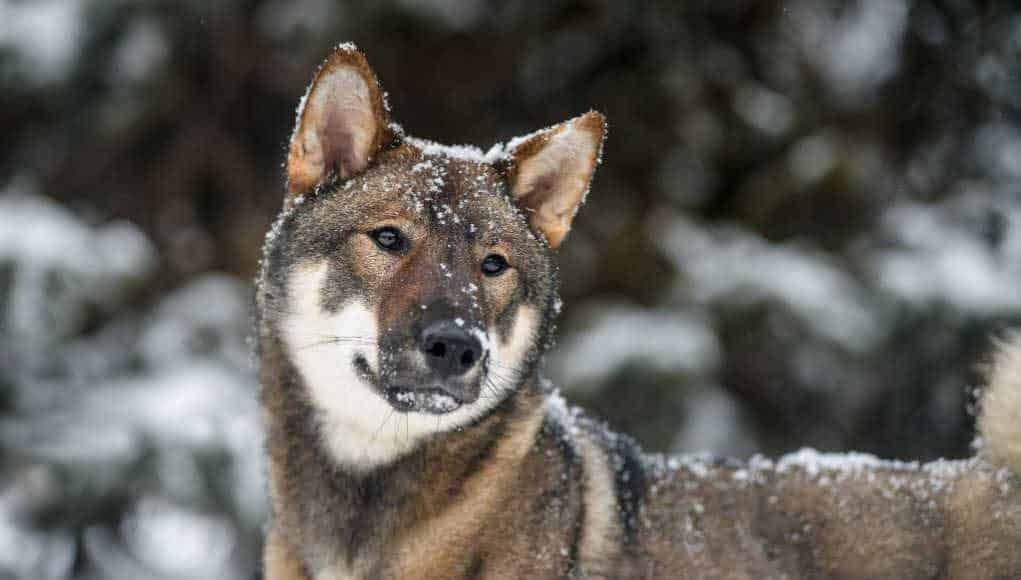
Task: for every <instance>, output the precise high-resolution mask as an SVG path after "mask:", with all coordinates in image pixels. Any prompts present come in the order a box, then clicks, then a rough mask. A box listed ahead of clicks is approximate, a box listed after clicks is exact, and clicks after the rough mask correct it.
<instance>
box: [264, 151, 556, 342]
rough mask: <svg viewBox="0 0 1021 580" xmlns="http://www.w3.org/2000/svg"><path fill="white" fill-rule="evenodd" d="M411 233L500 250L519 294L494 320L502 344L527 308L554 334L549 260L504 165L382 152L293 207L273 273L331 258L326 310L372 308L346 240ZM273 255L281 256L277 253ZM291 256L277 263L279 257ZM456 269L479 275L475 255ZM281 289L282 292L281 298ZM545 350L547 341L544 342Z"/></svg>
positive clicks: (544, 333) (462, 256)
mask: <svg viewBox="0 0 1021 580" xmlns="http://www.w3.org/2000/svg"><path fill="white" fill-rule="evenodd" d="M405 224H407V225H409V226H410V227H412V229H414V230H415V231H414V232H409V234H412V235H416V236H419V237H421V238H422V239H426V238H428V239H430V240H433V241H434V242H435V241H436V240H439V239H442V240H443V241H444V243H445V244H446V245H448V246H458V247H463V248H466V249H474V248H490V247H492V248H498V250H499V251H500V252H501V253H505V254H506V255H507V258H508V260H509V261H510V262H511V263H512V264H513V265H514V267H515V270H516V272H517V273H518V275H519V276H520V284H519V288H518V291H517V292H516V293H515V295H514V296H513V298H512V300H511V302H510V304H509V305H508V307H507V308H506V309H505V310H504V311H503V312H500V313H498V314H499V316H498V317H497V324H498V326H497V330H498V332H500V334H501V335H502V336H501V337H505V336H507V335H508V334H509V332H510V329H511V326H512V325H513V322H514V316H513V314H514V312H515V311H516V310H517V307H519V306H521V305H523V304H531V305H532V306H533V307H535V308H536V309H537V310H538V311H539V312H540V314H541V318H542V321H543V323H542V337H543V338H545V337H546V336H548V334H547V333H548V332H549V331H550V329H551V328H550V327H551V319H552V317H553V316H554V312H553V308H552V305H553V304H554V302H555V301H556V288H557V282H556V272H555V265H554V261H553V255H552V252H551V251H550V250H549V248H548V247H547V246H546V245H545V244H543V243H542V242H541V241H540V240H539V239H538V238H537V237H536V236H535V235H534V233H533V232H532V230H531V229H530V228H529V226H528V221H527V218H526V217H525V216H524V215H523V214H522V213H521V210H520V209H519V208H518V206H517V205H516V204H515V203H514V202H513V201H512V200H511V198H510V194H509V189H508V183H507V180H506V175H505V170H504V168H503V167H500V166H494V165H491V164H487V163H479V162H476V161H474V160H469V159H460V158H455V157H451V156H446V155H427V154H425V153H423V152H422V150H421V149H419V148H418V147H416V146H415V145H412V144H409V143H401V144H398V145H396V146H394V147H391V148H389V149H387V150H385V151H383V152H381V153H380V155H379V156H378V157H377V158H376V159H375V160H374V162H373V163H372V165H371V166H370V167H368V168H367V169H366V170H365V171H364V172H362V173H361V174H358V175H356V176H354V177H352V178H351V179H348V180H345V181H343V182H334V183H332V184H328V185H324V186H320V187H318V188H317V189H316V191H315V192H312V193H309V194H307V195H305V196H303V197H302V198H301V200H300V202H298V203H295V204H293V206H292V207H291V208H290V210H289V215H287V216H285V217H284V218H283V222H282V224H281V227H280V235H279V236H278V237H277V238H278V239H275V240H274V244H273V247H270V246H267V257H266V260H267V265H268V266H269V268H268V269H269V271H270V273H272V272H279V271H280V270H279V268H280V267H281V266H284V265H286V266H291V265H294V264H297V263H301V262H306V261H320V260H324V259H330V260H332V263H333V266H331V268H330V271H329V274H328V281H327V284H326V285H325V287H324V288H323V305H324V307H326V308H328V309H330V310H336V309H338V308H340V306H342V305H343V304H344V303H345V302H347V301H349V300H351V299H353V298H359V297H360V298H362V299H363V300H365V301H366V302H368V303H372V302H374V300H375V299H382V298H385V297H381V296H372V295H370V294H371V293H369V292H366V289H365V288H363V287H362V285H361V283H360V280H359V279H358V277H357V276H353V275H352V273H351V266H353V265H354V264H353V263H352V262H353V261H354V260H353V258H352V257H351V256H349V255H345V253H344V252H345V247H346V241H347V240H348V239H349V238H350V236H352V235H362V234H364V233H366V232H367V231H370V230H371V229H374V228H375V227H380V226H382V225H396V226H399V227H403V225H405ZM274 248H275V249H274ZM275 252H276V253H280V252H283V253H286V256H281V257H278V258H277V259H273V258H272V257H271V254H273V253H275ZM456 255H457V256H459V258H460V259H459V260H458V261H457V262H455V263H452V264H450V266H451V267H454V268H458V269H460V270H462V271H463V272H465V273H468V272H471V273H474V272H475V271H476V270H477V268H478V267H479V264H478V260H477V259H476V255H475V253H474V252H473V251H466V252H460V253H458V254H456ZM285 291H286V289H285V288H279V289H278V293H280V294H283V292H285ZM542 342H545V340H543V341H542Z"/></svg>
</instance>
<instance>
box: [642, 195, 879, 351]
mask: <svg viewBox="0 0 1021 580" xmlns="http://www.w3.org/2000/svg"><path fill="white" fill-rule="evenodd" d="M649 229H650V231H654V232H656V234H657V235H656V237H655V238H654V239H657V240H659V244H660V247H661V248H662V249H663V250H664V252H665V253H666V254H667V256H669V257H670V258H672V259H673V261H674V264H675V265H676V267H677V269H678V270H679V271H680V272H681V274H682V275H681V277H680V279H681V282H680V283H679V284H678V286H677V288H676V290H675V292H676V293H677V295H678V298H679V299H681V300H684V299H687V298H689V297H690V298H691V299H694V300H695V301H696V302H697V303H699V304H704V305H714V304H718V303H719V304H722V303H726V304H729V305H734V304H750V303H756V302H761V301H768V300H774V301H778V302H782V303H783V304H784V305H786V306H787V307H788V308H789V309H790V310H791V311H792V312H793V313H794V314H795V315H796V316H798V318H799V319H801V321H802V322H803V323H804V324H806V325H807V326H808V327H810V328H812V329H814V330H815V332H817V333H818V334H819V335H820V336H823V337H825V338H827V339H829V340H832V341H834V342H836V343H838V344H841V345H842V346H844V347H845V348H848V349H849V350H852V351H857V352H864V351H866V350H867V349H868V348H869V347H870V346H871V345H873V344H875V343H876V342H877V341H878V340H879V339H881V338H882V333H883V331H884V328H885V325H884V324H882V321H881V320H880V318H879V314H878V312H877V308H876V305H875V304H872V302H871V301H870V299H869V294H868V292H866V291H865V289H864V288H863V287H862V286H861V285H860V284H859V283H858V282H857V281H855V280H854V279H853V278H851V277H850V276H848V275H847V274H846V273H845V272H844V271H843V270H842V269H841V268H840V267H839V266H837V265H835V264H831V263H829V261H828V260H827V259H826V257H825V256H824V255H823V254H822V253H815V252H810V251H808V250H807V249H803V248H800V247H797V246H794V245H790V244H771V243H769V242H767V241H766V240H764V239H762V238H761V237H759V236H757V235H754V234H752V233H750V232H747V231H745V230H744V229H741V228H740V227H738V226H733V225H723V226H710V227H703V226H699V225H697V224H695V223H694V222H692V221H691V220H688V219H686V218H684V217H681V216H679V215H674V216H673V217H667V216H663V217H661V218H660V219H658V220H654V222H653V223H651V224H650V226H649Z"/></svg>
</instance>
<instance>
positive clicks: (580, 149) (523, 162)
mask: <svg viewBox="0 0 1021 580" xmlns="http://www.w3.org/2000/svg"><path fill="white" fill-rule="evenodd" d="M605 135H606V118H605V117H603V115H602V114H600V113H598V112H596V111H589V112H588V113H585V114H584V115H581V116H580V117H575V118H574V119H571V120H570V121H565V122H563V123H560V124H559V125H554V126H552V127H550V128H548V129H544V130H542V131H539V132H537V133H534V134H532V135H529V136H527V137H523V138H520V139H517V140H515V141H512V142H511V143H510V144H509V145H508V149H509V153H510V164H509V167H508V173H507V175H508V180H509V182H510V189H511V195H512V196H513V197H514V200H515V202H516V203H517V204H518V206H519V207H521V208H522V209H523V210H524V211H525V212H526V213H527V214H528V218H529V223H530V224H531V226H532V229H533V230H535V231H536V232H537V233H540V234H542V235H543V236H544V237H545V238H546V241H547V242H548V243H549V245H550V247H551V248H556V247H558V246H559V245H560V243H561V242H562V241H563V240H564V237H565V236H566V235H567V232H569V231H570V229H571V221H572V220H573V219H574V216H575V214H577V213H578V208H579V207H581V204H582V203H583V202H584V201H585V195H586V194H587V193H588V189H589V184H590V183H591V181H592V174H593V173H595V170H596V165H598V164H599V159H600V155H601V152H602V147H603V139H604V137H605Z"/></svg>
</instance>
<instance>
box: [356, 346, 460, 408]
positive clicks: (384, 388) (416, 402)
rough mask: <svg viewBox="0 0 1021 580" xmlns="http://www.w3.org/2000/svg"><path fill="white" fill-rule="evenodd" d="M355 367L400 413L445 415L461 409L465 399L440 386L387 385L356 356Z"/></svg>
mask: <svg viewBox="0 0 1021 580" xmlns="http://www.w3.org/2000/svg"><path fill="white" fill-rule="evenodd" d="M354 366H355V369H356V370H357V372H358V374H359V376H361V378H362V380H364V381H366V382H367V383H369V384H370V385H372V386H373V387H374V388H375V389H376V391H377V392H378V393H380V394H381V395H382V396H383V398H384V399H386V401H387V402H388V403H390V405H391V406H392V407H393V408H394V409H395V410H396V411H398V412H401V413H411V412H419V413H428V414H430V415H445V414H447V413H451V412H453V411H456V410H458V409H460V408H461V406H463V405H464V404H465V400H464V398H462V397H460V396H458V395H456V394H454V393H451V392H449V391H448V390H446V389H443V388H441V387H439V386H435V387H424V388H423V387H410V386H405V385H385V384H384V381H381V380H380V379H379V377H378V376H377V375H376V373H375V372H373V371H372V368H371V367H370V366H369V362H368V361H367V360H365V357H363V356H361V355H357V356H355V359H354Z"/></svg>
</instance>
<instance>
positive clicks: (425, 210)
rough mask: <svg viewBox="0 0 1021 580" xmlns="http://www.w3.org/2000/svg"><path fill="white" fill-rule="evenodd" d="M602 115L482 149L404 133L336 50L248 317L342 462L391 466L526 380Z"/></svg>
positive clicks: (305, 121)
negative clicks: (281, 354)
mask: <svg viewBox="0 0 1021 580" xmlns="http://www.w3.org/2000/svg"><path fill="white" fill-rule="evenodd" d="M602 135H603V120H602V117H601V116H600V115H598V114H597V113H589V114H588V115H585V116H582V117H579V118H577V119H575V120H572V121H569V122H567V123H565V124H562V125H559V126H556V127H553V128H551V129H549V130H546V131H544V132H540V133H537V134H535V135H533V136H531V137H530V138H526V139H523V140H521V141H520V142H519V143H518V144H517V145H516V146H512V147H510V148H509V149H508V150H503V149H495V150H493V152H492V153H490V154H488V155H482V154H481V152H479V151H471V150H467V149H465V148H447V147H442V146H438V145H436V144H432V143H427V142H422V141H418V140H415V139H410V138H404V137H403V136H401V135H399V134H396V133H395V130H394V129H393V127H392V126H391V125H390V124H389V121H388V119H387V118H386V114H385V107H384V105H383V102H382V94H381V92H380V90H379V87H378V84H377V82H376V80H375V77H374V76H373V75H372V72H371V70H370V69H369V68H368V65H367V64H366V63H365V61H364V58H363V57H362V56H361V54H360V53H358V52H357V51H355V50H354V49H353V48H350V47H341V48H340V49H338V51H337V52H336V53H334V55H333V56H331V57H330V59H328V60H327V62H326V64H324V66H323V68H322V69H321V70H320V72H319V73H318V74H317V76H316V79H315V81H314V82H313V85H312V87H311V88H310V90H309V93H308V95H307V97H306V100H305V102H304V103H303V107H302V108H301V110H300V111H299V120H298V127H297V128H296V130H295V133H294V136H293V137H292V141H291V150H290V155H289V158H288V177H289V189H290V192H289V195H291V196H292V197H291V198H290V199H289V201H288V206H289V207H288V209H286V210H285V212H284V214H283V216H282V217H281V220H280V221H279V223H278V226H277V227H276V228H275V231H274V233H273V234H271V236H270V237H269V238H268V241H267V248H266V255H265V256H264V260H265V264H264V268H265V269H264V273H263V288H262V290H261V291H260V307H261V308H262V310H263V318H264V320H267V321H268V322H269V324H270V326H271V327H272V328H273V333H274V334H275V335H276V336H278V337H279V339H280V341H281V343H282V345H283V348H284V350H285V352H286V354H287V356H288V358H289V359H290V361H291V363H292V364H293V365H294V367H295V369H296V370H297V372H298V374H299V375H300V377H301V379H302V383H303V386H304V387H305V392H303V393H295V396H307V397H308V399H309V400H310V402H311V404H312V406H313V408H314V409H315V410H316V411H317V415H318V420H319V421H320V423H321V424H320V428H321V430H322V433H323V435H324V440H325V442H326V443H327V445H328V447H329V448H330V450H331V451H332V453H333V454H334V456H335V457H336V458H337V459H338V460H339V461H341V462H343V463H345V464H348V465H352V466H356V467H365V468H368V467H372V466H375V465H379V464H382V463H386V462H389V461H392V460H393V459H395V458H396V457H399V456H400V455H402V454H403V453H405V452H407V451H408V450H409V449H411V448H412V447H413V446H414V445H415V444H416V443H417V442H418V441H420V440H421V439H422V438H423V437H426V436H428V435H430V434H433V433H436V432H442V431H445V430H450V429H455V428H458V427H461V426H464V425H466V424H468V423H470V422H471V421H473V420H476V419H477V418H479V417H481V416H483V415H484V414H486V413H487V412H489V411H491V410H492V409H494V408H495V407H496V406H497V405H499V404H501V403H502V402H503V401H505V400H506V399H507V397H509V396H510V395H511V394H512V393H513V392H515V390H516V389H518V388H519V387H520V386H521V385H522V383H523V381H525V380H527V379H528V378H529V377H530V376H532V374H533V371H534V367H535V365H536V363H537V360H538V358H539V355H540V354H541V352H540V351H541V349H542V345H544V344H545V343H546V334H547V333H548V331H549V328H550V325H551V321H552V319H553V317H554V314H555V313H554V310H555V307H554V304H555V302H556V276H555V267H554V265H553V262H552V252H551V248H555V247H556V246H557V245H558V244H559V243H560V241H561V240H562V239H563V237H564V235H565V234H566V233H567V230H568V229H569V226H570V219H571V218H572V217H573V215H574V213H575V212H576V210H577V206H578V205H579V204H580V202H581V200H582V198H583V196H584V193H585V190H586V189H587V187H588V181H589V179H590V177H591V175H592V171H593V170H594V168H595V165H596V162H597V159H598V154H599V148H600V146H601V143H602Z"/></svg>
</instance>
